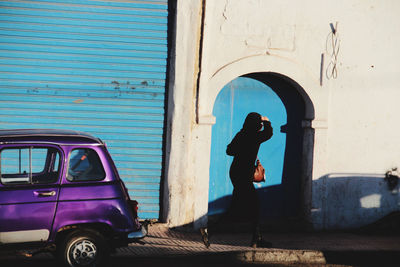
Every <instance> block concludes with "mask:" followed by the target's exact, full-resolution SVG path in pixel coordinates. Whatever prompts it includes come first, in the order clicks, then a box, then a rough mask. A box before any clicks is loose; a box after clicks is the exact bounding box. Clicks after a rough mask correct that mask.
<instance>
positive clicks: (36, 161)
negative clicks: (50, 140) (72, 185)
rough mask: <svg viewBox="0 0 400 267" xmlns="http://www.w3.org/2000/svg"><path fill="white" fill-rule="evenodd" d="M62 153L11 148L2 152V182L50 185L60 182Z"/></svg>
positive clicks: (0, 176)
mask: <svg viewBox="0 0 400 267" xmlns="http://www.w3.org/2000/svg"><path fill="white" fill-rule="evenodd" d="M60 164H61V162H60V152H59V151H58V150H57V149H55V148H50V147H48V148H46V147H33V146H32V147H10V148H4V149H2V150H1V151H0V182H1V183H2V184H4V185H14V184H48V183H54V182H56V181H57V180H58V177H59V169H60Z"/></svg>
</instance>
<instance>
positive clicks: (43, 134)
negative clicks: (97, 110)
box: [0, 129, 103, 145]
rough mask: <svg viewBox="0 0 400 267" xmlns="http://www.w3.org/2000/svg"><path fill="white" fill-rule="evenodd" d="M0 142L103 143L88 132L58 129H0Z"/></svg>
mask: <svg viewBox="0 0 400 267" xmlns="http://www.w3.org/2000/svg"><path fill="white" fill-rule="evenodd" d="M0 143H55V144H64V145H71V144H103V142H102V141H101V140H100V139H99V138H97V137H94V136H92V135H90V134H88V133H85V132H80V131H74V130H60V129H9V130H0Z"/></svg>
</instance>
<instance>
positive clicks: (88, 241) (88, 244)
mask: <svg viewBox="0 0 400 267" xmlns="http://www.w3.org/2000/svg"><path fill="white" fill-rule="evenodd" d="M109 255H110V249H109V248H108V246H107V243H106V240H105V239H104V237H103V236H102V235H101V234H100V233H98V232H97V231H93V230H76V231H74V232H72V233H70V234H68V235H67V236H66V237H65V238H64V239H63V240H62V241H61V243H60V245H59V246H57V258H58V260H59V261H60V262H61V263H62V264H63V266H68V267H76V266H105V265H106V263H107V261H108V258H109Z"/></svg>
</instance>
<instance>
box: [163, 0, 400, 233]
mask: <svg viewBox="0 0 400 267" xmlns="http://www.w3.org/2000/svg"><path fill="white" fill-rule="evenodd" d="M204 3H205V10H204V12H205V13H204V14H205V18H204V22H205V24H204V34H203V43H202V48H203V49H202V55H201V69H200V70H199V71H200V81H199V87H198V88H196V86H195V84H196V79H197V72H196V69H195V67H193V66H194V65H195V66H196V58H195V55H198V53H199V50H198V47H196V40H199V38H198V26H199V24H198V22H199V21H201V20H196V19H195V18H194V17H195V16H196V15H198V16H200V15H201V12H200V11H201V4H202V1H200V0H198V1H195V0H190V1H178V6H177V10H178V14H177V15H178V26H177V28H176V34H177V36H179V35H181V36H182V38H181V39H180V38H176V58H175V60H176V62H177V64H176V66H175V69H174V76H175V77H176V80H177V79H184V81H183V80H182V81H181V82H180V83H178V82H177V81H175V82H174V84H173V88H175V89H174V90H173V93H172V95H175V98H180V97H182V96H178V95H180V94H184V95H185V96H184V97H183V98H182V100H181V101H182V102H181V103H182V104H183V105H185V107H182V108H183V109H186V108H188V110H182V111H180V112H175V113H173V114H171V110H169V114H170V117H171V118H170V122H172V124H171V128H170V132H172V134H171V144H172V145H171V154H170V156H169V157H170V160H169V165H168V168H169V172H168V174H167V180H168V183H169V187H168V188H169V189H168V190H170V192H169V195H171V191H173V192H175V189H174V188H180V190H186V189H187V188H185V187H182V185H181V183H183V182H184V181H186V179H187V175H186V174H183V173H185V171H186V172H188V171H187V169H189V170H191V171H192V172H191V171H189V172H191V175H192V178H193V180H192V181H193V182H190V184H191V186H193V187H190V188H191V191H190V192H185V193H183V191H179V190H178V191H179V192H180V193H179V194H176V195H175V194H172V195H173V197H170V198H169V200H168V201H169V202H168V203H169V207H170V209H169V211H168V212H167V213H166V214H167V215H166V216H167V217H168V218H170V221H171V222H172V221H173V223H171V225H179V224H183V223H184V222H186V221H187V219H184V218H188V217H187V216H186V215H187V214H191V215H190V216H189V218H193V220H194V221H196V222H198V224H197V225H201V224H204V222H205V221H204V219H203V218H204V217H203V216H204V215H205V214H206V212H207V205H208V179H209V173H208V171H209V157H210V155H209V153H210V146H211V126H212V123H213V119H212V118H213V117H212V108H213V105H214V101H215V98H216V96H217V94H218V93H219V90H221V89H222V87H223V86H224V85H225V84H226V83H228V82H229V81H231V80H233V79H235V78H236V77H238V76H240V75H243V74H246V73H251V72H263V71H264V72H268V71H272V72H277V73H280V74H282V75H285V76H287V77H289V78H291V79H292V80H294V81H295V82H297V83H298V84H299V85H300V86H301V87H302V88H303V90H304V92H302V93H303V94H304V95H305V96H307V97H308V98H309V100H310V101H311V102H312V105H307V107H308V109H307V111H306V113H307V114H306V117H307V118H306V119H309V120H313V121H312V127H313V128H314V129H315V134H314V136H315V140H314V144H313V145H314V147H313V148H312V150H310V152H309V153H312V152H313V153H312V156H313V169H312V177H310V183H311V186H312V195H311V192H310V195H309V196H308V198H309V199H308V200H307V196H306V200H305V201H306V202H309V203H310V205H311V207H310V209H311V215H312V216H311V217H310V220H312V223H313V224H314V226H315V227H316V228H345V227H349V226H351V227H357V226H360V225H362V224H364V223H369V222H371V221H373V220H375V219H376V218H377V217H379V216H383V215H385V214H387V213H388V212H390V211H393V210H399V209H400V208H399V207H400V195H399V193H398V191H393V192H389V190H387V187H386V186H385V183H384V181H383V175H384V173H385V172H386V171H387V170H389V169H390V168H392V167H400V142H399V141H398V138H397V136H398V131H399V130H400V125H399V122H398V121H399V117H400V111H399V108H398V102H399V100H400V90H399V87H400V68H399V67H398V65H399V60H400V50H399V49H398V48H397V47H396V46H397V44H398V43H400V35H399V32H400V19H399V18H398V16H397V15H398V14H399V13H400V1H396V0H382V1H373V0H329V1H328V0H327V1H320V0H305V1H290V0H269V1H265V0H206V1H204ZM191 16H193V17H191ZM336 22H337V24H336ZM191 23H193V25H191V26H188V24H191ZM331 23H332V24H333V25H337V35H336V36H334V37H336V38H337V40H338V41H340V50H339V52H338V54H337V61H336V63H337V65H336V66H337V77H336V78H335V79H334V78H330V79H328V77H327V75H326V70H327V68H328V67H329V63H330V59H331V56H330V55H329V54H330V52H331V49H330V41H331V40H332V39H331V37H332V31H331V27H330V24H331ZM196 29H197V30H196ZM322 54H323V55H324V63H323V69H322V73H323V76H322V83H321V76H320V74H321V65H322V64H321V58H322ZM187 59H189V60H187ZM178 65H179V66H178ZM183 77H185V78H183ZM193 88H194V90H198V103H197V108H198V109H197V110H196V105H193V102H191V101H190V100H189V99H187V98H188V97H195V96H196V94H195V93H193ZM188 91H190V94H189V93H187V92H188ZM191 100H193V99H191ZM175 101H176V99H175ZM179 103H180V102H175V104H174V105H175V106H178V105H179ZM195 104H196V103H195ZM312 106H313V107H314V109H313V110H312V108H311V107H312ZM189 111H190V112H189ZM196 112H198V117H197V119H198V122H199V123H197V124H193V127H192V129H190V130H188V129H186V130H182V127H183V126H180V125H177V122H179V121H185V122H188V121H191V122H192V123H194V119H195V117H194V116H193V114H196ZM181 116H182V117H181ZM183 128H184V127H183ZM181 131H182V132H185V131H186V132H187V131H189V132H190V133H191V135H190V137H188V138H185V139H184V141H182V142H180V138H181ZM174 132H175V133H174ZM305 143H307V144H310V142H308V141H307V140H306V142H305ZM311 143H312V142H311ZM172 159H173V160H172ZM177 160H180V161H181V162H179V163H177V162H176V161H177ZM171 162H174V163H171ZM172 164H177V165H178V166H180V167H177V165H172ZM179 168H184V169H185V170H183V173H179V171H177V170H178V169H179ZM186 168H187V169H186ZM172 169H174V170H173V171H172ZM179 170H180V169H179ZM338 176H339V177H340V179H337V177H338ZM363 177H368V178H369V179H362V178H363ZM372 177H373V178H372ZM327 181H329V182H327ZM355 181H358V182H363V185H359V184H358V183H355ZM178 184H179V185H178ZM183 184H186V182H184V183H183ZM343 188H345V190H343ZM372 191H373V192H374V193H373V194H374V195H375V196H376V197H371V198H368V200H367V202H368V203H369V204H368V205H369V206H368V205H367V206H368V207H373V209H374V210H379V211H378V212H375V213H374V212H372V213H371V212H366V208H365V207H364V206H363V204H359V203H364V204H365V203H367V202H365V201H366V200H365V198H364V197H366V196H367V195H366V194H367V193H371V192H372ZM396 192H397V193H396ZM364 193H365V194H364ZM184 195H185V196H186V199H193V200H190V201H192V202H190V203H191V204H190V205H182V201H183V200H184V199H185V196H184ZM379 196H380V197H379ZM328 198H329V199H328ZM355 198H358V199H359V202H358V204H359V205H355V204H354V203H355ZM362 199H364V200H362ZM382 199H385V201H381V200H382ZM362 201H364V202H362ZM350 203H352V204H350ZM175 206H178V207H180V208H179V210H180V211H179V212H175V211H172V210H175ZM335 207H340V208H337V209H336V208H335ZM190 209H193V210H190ZM369 211H372V210H369ZM177 215H179V216H178V217H179V218H177ZM185 216H186V217H185Z"/></svg>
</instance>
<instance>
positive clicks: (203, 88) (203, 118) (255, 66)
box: [198, 55, 320, 124]
mask: <svg viewBox="0 0 400 267" xmlns="http://www.w3.org/2000/svg"><path fill="white" fill-rule="evenodd" d="M258 72H273V73H276V74H279V75H282V76H283V77H286V78H287V79H290V80H291V81H293V83H294V88H296V89H297V90H298V91H299V93H300V94H301V95H302V96H303V99H304V102H305V106H306V110H305V119H306V120H310V121H311V120H313V119H314V118H315V111H314V105H313V103H314V101H313V100H314V99H313V98H314V97H315V96H314V94H313V92H314V89H313V88H315V87H318V89H320V88H319V77H318V76H317V75H313V74H312V73H311V72H310V71H308V70H307V68H306V67H305V66H303V65H301V64H300V63H298V62H296V61H293V60H290V59H286V58H282V57H277V56H270V55H255V56H248V57H245V58H241V59H238V60H236V61H234V62H231V63H229V64H226V65H224V66H222V67H221V68H219V69H218V70H217V71H215V72H214V73H212V74H210V75H207V74H206V73H205V72H203V73H204V75H202V77H201V78H200V91H199V101H198V105H199V106H198V121H199V124H214V123H215V118H214V116H213V115H212V111H213V107H214V103H215V100H216V98H217V96H218V94H219V92H220V91H221V90H222V89H223V87H224V86H225V85H226V84H227V83H229V82H230V81H232V80H234V79H235V78H237V77H239V76H242V75H246V74H250V73H258ZM294 81H295V82H294ZM303 88H307V92H306V91H305V90H304V89H303Z"/></svg>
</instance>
